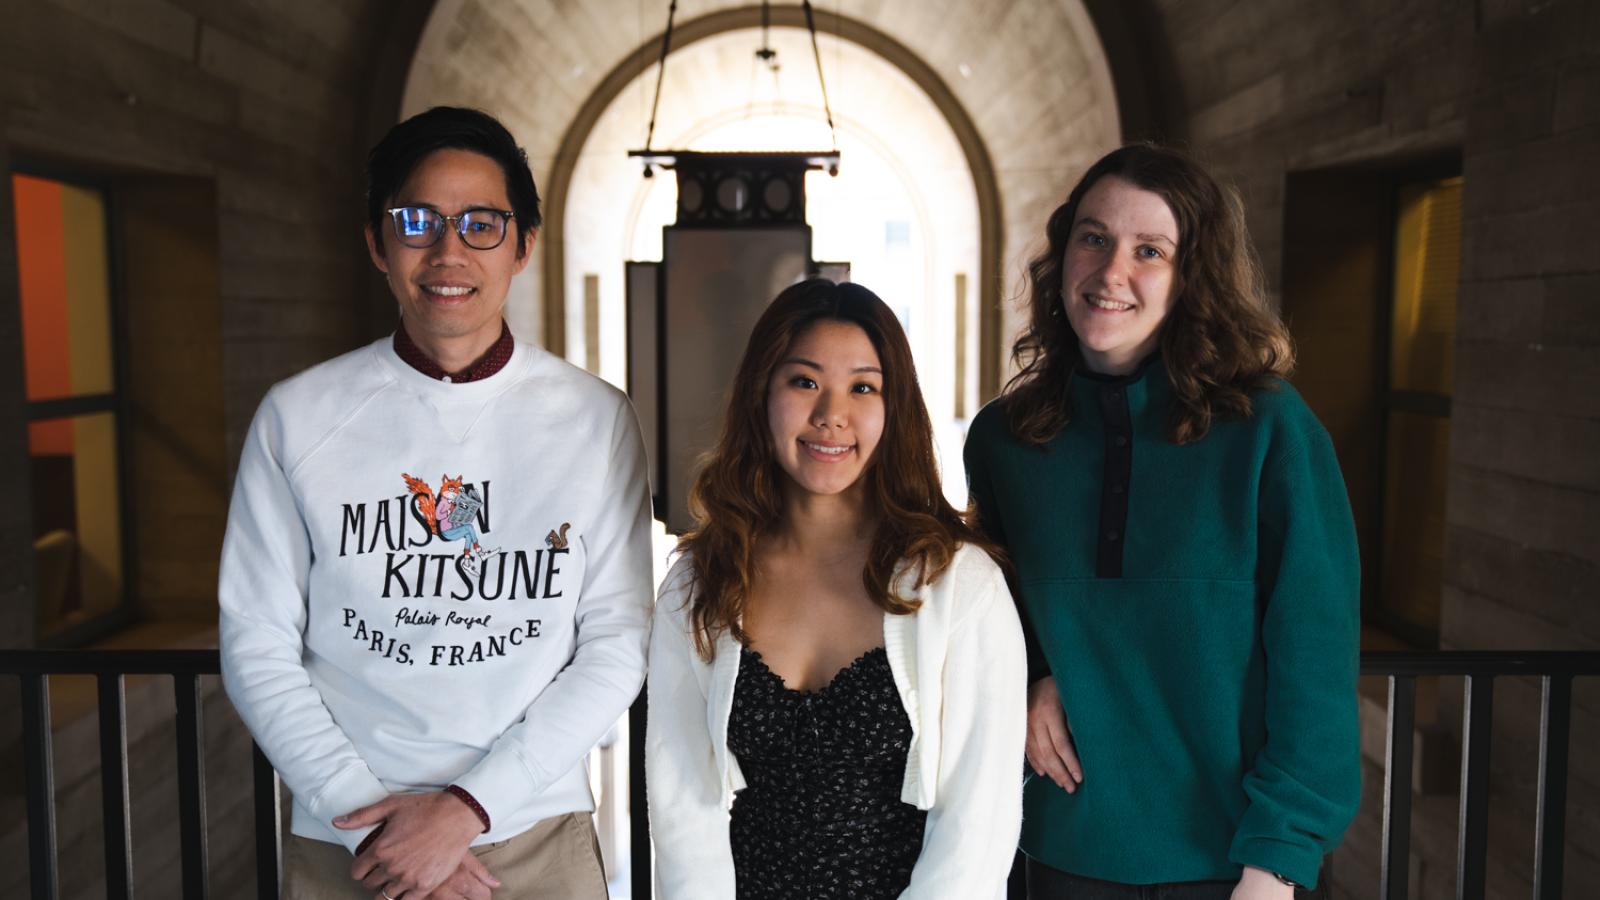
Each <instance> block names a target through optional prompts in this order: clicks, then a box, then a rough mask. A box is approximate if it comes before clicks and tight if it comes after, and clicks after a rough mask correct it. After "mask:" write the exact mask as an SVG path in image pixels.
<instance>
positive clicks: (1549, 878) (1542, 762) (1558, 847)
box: [1533, 675, 1572, 900]
mask: <svg viewBox="0 0 1600 900" xmlns="http://www.w3.org/2000/svg"><path fill="white" fill-rule="evenodd" d="M1541 680H1542V681H1543V688H1544V690H1543V695H1544V696H1543V700H1544V703H1543V709H1542V710H1541V711H1540V714H1539V821H1538V824H1537V825H1536V826H1535V830H1534V836H1533V896H1534V900H1561V880H1562V875H1563V872H1562V863H1563V858H1562V851H1563V849H1564V845H1565V843H1566V836H1567V753H1568V751H1569V749H1570V741H1571V732H1572V677H1571V676H1570V675H1546V676H1544V678H1543V679H1541Z"/></svg>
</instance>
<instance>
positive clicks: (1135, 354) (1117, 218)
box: [1061, 175, 1179, 375]
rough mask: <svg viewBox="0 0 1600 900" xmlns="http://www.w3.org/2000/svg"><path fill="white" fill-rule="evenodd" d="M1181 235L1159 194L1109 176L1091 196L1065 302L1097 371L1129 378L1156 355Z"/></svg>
mask: <svg viewBox="0 0 1600 900" xmlns="http://www.w3.org/2000/svg"><path fill="white" fill-rule="evenodd" d="M1178 237H1179V235H1178V221H1177V219H1176V218H1175V217H1174V216H1173V214H1172V209H1171V207H1169V206H1167V202H1166V201H1165V200H1163V199H1162V198H1161V196H1160V195H1159V194H1156V193H1154V192H1152V191H1147V190H1145V189H1144V188H1140V187H1136V186H1135V185H1134V184H1132V183H1131V182H1129V181H1126V180H1124V179H1122V178H1118V177H1117V176H1115V175H1108V176H1106V177H1104V178H1101V179H1100V180H1099V181H1098V182H1096V183H1095V185H1094V186H1093V187H1091V188H1090V189H1089V191H1088V193H1086V194H1084V195H1083V200H1082V201H1081V202H1080V203H1079V204H1078V210H1077V218H1076V219H1075V220H1074V221H1073V223H1072V232H1071V234H1069V235H1068V238H1067V250H1066V254H1065V257H1064V258H1063V259H1062V266H1061V302H1062V306H1063V308H1064V310H1065V312H1066V315H1067V321H1068V322H1069V323H1070V324H1071V325H1072V330H1073V332H1074V333H1075V334H1076V335H1077V336H1078V345H1079V347H1080V348H1081V349H1082V350H1083V358H1084V362H1085V363H1086V364H1087V365H1088V366H1089V368H1090V369H1092V370H1094V371H1096V372H1101V373H1104V374H1108V375H1126V374H1128V373H1130V372H1132V371H1133V370H1134V369H1135V368H1137V367H1138V365H1139V362H1140V361H1141V360H1143V359H1144V358H1145V357H1146V356H1149V355H1150V354H1151V353H1152V352H1154V351H1155V349H1156V346H1157V343H1158V341H1159V339H1160V329H1161V323H1162V321H1163V320H1164V319H1165V318H1166V316H1167V312H1168V310H1170V309H1171V307H1172V301H1173V295H1174V293H1175V289H1176V286H1177V274H1178V259H1177V253H1178Z"/></svg>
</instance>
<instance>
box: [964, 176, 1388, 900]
mask: <svg viewBox="0 0 1600 900" xmlns="http://www.w3.org/2000/svg"><path fill="white" fill-rule="evenodd" d="M1045 235H1046V238H1047V240H1048V247H1047V249H1045V250H1044V251H1043V252H1042V253H1041V254H1040V255H1039V256H1038V257H1037V258H1035V259H1034V260H1033V261H1032V263H1031V265H1030V267H1029V276H1030V281H1031V297H1030V304H1029V319H1028V324H1027V328H1026V330H1025V331H1024V332H1023V333H1022V335H1021V336H1020V338H1019V339H1018V340H1017V342H1016V345H1015V347H1014V348H1013V356H1014V358H1015V360H1016V361H1017V363H1018V365H1019V366H1020V371H1019V373H1018V374H1017V376H1016V377H1015V378H1013V379H1012V380H1011V382H1010V383H1009V384H1008V385H1007V386H1006V389H1005V391H1004V392H1003V393H1002V395H1001V397H1000V398H999V399H998V400H997V401H995V402H993V403H991V404H989V405H988V406H987V407H985V408H984V409H983V410H982V411H981V412H980V413H979V414H978V416H977V418H976V419H975V420H974V422H973V425H972V429H971V431H970V433H969V435H968V437H967V445H966V464H967V473H968V480H969V484H970V486H971V489H972V493H973V496H974V499H975V501H976V503H977V505H978V510H979V519H980V522H981V524H982V527H983V528H984V530H985V531H986V532H987V533H988V534H989V535H990V536H991V537H992V538H993V539H995V540H996V541H997V542H999V543H1000V544H1001V545H1002V546H1003V547H1004V549H1005V550H1006V552H1007V553H1008V554H1009V556H1010V559H1011V562H1012V564H1013V566H1014V569H1015V575H1016V581H1015V588H1016V592H1017V599H1018V603H1019V606H1020V607H1021V610H1022V613H1023V616H1022V617H1023V620H1024V624H1025V626H1026V631H1027V634H1028V642H1029V669H1030V671H1029V685H1030V686H1029V703H1028V710H1029V712H1028V725H1029V728H1028V744H1027V756H1028V761H1029V764H1030V766H1031V773H1030V774H1029V777H1028V779H1027V784H1026V787H1025V790H1024V810H1025V815H1024V818H1023V822H1024V825H1023V833H1022V843H1021V846H1022V850H1023V852H1024V853H1025V854H1026V855H1027V857H1028V862H1027V871H1028V896H1029V897H1031V898H1052V900H1054V898H1073V900H1080V898H1124V897H1125V898H1139V897H1151V896H1156V894H1155V893H1152V891H1156V890H1159V891H1161V893H1159V896H1161V897H1165V898H1173V900H1178V898H1192V900H1201V898H1206V900H1209V898H1218V900H1228V898H1232V900H1276V898H1289V897H1292V896H1294V893H1295V886H1297V885H1299V886H1305V887H1306V888H1310V887H1312V886H1314V885H1315V884H1316V881H1317V876H1318V870H1319V867H1320V864H1321V861H1322V857H1323V855H1324V854H1326V853H1327V852H1328V851H1329V850H1331V849H1332V848H1333V846H1334V845H1335V844H1337V843H1338V841H1339V839H1340V837H1341V835H1342V834H1343V832H1344V829H1345V827H1346V826H1347V825H1348V824H1349V822H1350V820H1351V818H1352V817H1353V816H1354V814H1355V811H1356V806H1357V804H1358V802H1359V799H1360V792H1361V770H1360V757H1359V746H1358V733H1357V719H1356V692H1355V687H1356V672H1357V645H1358V629H1359V596H1360V591H1359V560H1358V558H1357V553H1356V541H1355V531H1354V525H1353V523H1352V520H1351V516H1350V507H1349V501H1348V499H1347V497H1346V495H1345V489H1344V481H1343V479H1342V477H1341V476H1340V473H1339V466H1338V461H1337V460H1336V459H1335V457H1334V452H1333V447H1332V444H1331V443H1330V441H1329V439H1328V435H1327V433H1326V432H1325V431H1324V430H1323V428H1322V426H1321V425H1320V424H1319V423H1318V421H1317V419H1316V417H1315V416H1314V415H1312V413H1311V411H1310V410H1309V409H1308V408H1307V407H1306V405H1305V403H1304V402H1303V401H1302V400H1301V399H1300V396H1299V394H1297V393H1296V392H1295V390H1294V389H1293V388H1292V387H1290V386H1289V385H1288V383H1287V382H1286V381H1284V379H1285V377H1286V376H1287V375H1288V373H1289V371H1290V369H1291V367H1292V364H1293V351H1292V349H1291V346H1290V343H1289V339H1288V334H1287V332H1286V330H1285V329H1284V327H1283V325H1282V323H1281V322H1280V321H1279V320H1278V318H1277V316H1276V315H1275V313H1274V312H1273V311H1272V310H1271V308H1270V307H1269V306H1268V305H1267V303H1266V301H1265V299H1264V297H1263V292H1262V288H1261V283H1260V277H1259V274H1258V268H1257V265H1256V262H1255V258H1254V254H1253V251H1252V249H1251V246H1250V242H1249V238H1248V235H1247V233H1246V230H1245V223H1244V214H1243V210H1242V207H1241V204H1240V202H1239V199H1238V196H1237V194H1236V193H1235V192H1234V191H1233V190H1232V189H1230V188H1226V187H1223V186H1222V185H1220V184H1218V182H1217V181H1216V180H1215V179H1214V178H1212V177H1211V175H1210V174H1208V173H1207V172H1206V171H1205V169H1203V168H1202V167H1201V166H1200V165H1199V164H1198V163H1196V162H1195V161H1194V160H1193V159H1192V158H1190V157H1189V156H1187V155H1185V154H1183V153H1181V152H1179V151H1175V150H1171V149H1166V148H1161V147H1156V146H1151V145H1134V146H1128V147H1123V148H1122V149H1120V150H1116V151H1114V152H1112V153H1111V154H1109V155H1107V156H1106V157H1104V158H1103V159H1101V160H1100V161H1098V162H1097V163H1095V164H1094V165H1093V166H1092V167H1091V168H1090V169H1089V171H1088V172H1087V173H1086V174H1085V175H1084V176H1083V179H1082V180H1081V181H1080V182H1079V183H1078V185H1077V187H1075V188H1074V189H1073V191H1072V193H1071V195H1070V196H1069V197H1068V198H1067V200H1066V202H1065V203H1063V204H1062V205H1061V206H1060V207H1059V208H1057V209H1056V210H1055V212H1054V213H1053V214H1051V216H1050V220H1049V223H1048V225H1047V226H1046V229H1045ZM1153 885H1160V886H1161V887H1160V888H1159V889H1158V888H1154V887H1152V886H1153Z"/></svg>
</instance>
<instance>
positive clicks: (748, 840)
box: [645, 279, 1026, 900]
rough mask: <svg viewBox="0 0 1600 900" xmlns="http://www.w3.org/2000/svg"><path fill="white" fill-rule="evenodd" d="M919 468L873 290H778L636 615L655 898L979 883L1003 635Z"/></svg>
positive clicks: (973, 552)
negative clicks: (663, 574) (644, 645)
mask: <svg viewBox="0 0 1600 900" xmlns="http://www.w3.org/2000/svg"><path fill="white" fill-rule="evenodd" d="M937 472H938V468H937V466H936V462H935V459H934V450H933V429H932V426H931V424H930V422H929V420H928V414H927V411H926V409H925V408H924V406H923V403H922V398H921V395H920V393H919V391H918V388H917V380H916V372H915V369H914V367H913V365H912V360H911V350H910V347H909V345H908V344H907V342H906V337H905V334H904V332H903V331H902V330H901V328H900V324H899V322H898V321H896V319H895V317H894V314H893V313H892V312H891V311H890V310H889V308H888V307H887V306H885V305H884V303H883V301H881V300H879V299H878V297H877V296H876V295H874V294H873V293H872V292H871V291H869V290H867V289H866V288H863V287H860V286H858V285H853V284H834V283H833V282H831V281H826V280H822V279H813V280H810V281H805V282H802V283H800V284H797V285H795V286H793V287H791V288H788V289H787V290H785V291H784V292H783V293H781V294H779V295H778V297H777V299H775V300H774V301H773V302H772V304H771V306H770V307H769V308H768V309H767V310H766V312H765V313H764V314H763V315H762V317H761V320H760V321H759V322H757V324H756V326H755V329H754V331H753V332H752V334H751V336H750V342H749V345H748V346H747V347H746V349H745V353H744V358H743V360H742V362H741V363H740V365H739V370H738V374H737V375H736V377H735V380H734V383H733V386H732V388H731V390H730V395H729V400H728V407H727V412H726V415H725V416H724V417H723V421H722V427H721V432H720V434H719V436H718V438H717V442H716V445H715V448H714V449H713V450H712V451H711V453H710V455H709V457H708V459H707V461H706V462H705V465H704V468H703V469H702V471H701V472H700V473H699V476H698V478H697V480H696V482H695V485H694V489H693V493H692V495H691V502H690V505H691V509H692V511H693V512H694V514H695V517H696V522H697V525H696V527H695V529H694V530H693V531H691V532H690V533H688V534H687V535H685V536H684V537H683V539H682V541H681V542H680V543H679V549H680V550H681V551H682V556H681V558H680V559H679V560H678V561H677V563H676V564H675V565H674V566H673V568H672V570H671V572H670V573H669V574H668V576H667V579H666V581H665V582H664V583H663V586H662V588H661V592H660V596H659V598H658V600H657V604H656V619H655V626H654V630H653V633H652V636H651V641H650V669H649V679H648V686H649V687H648V691H649V697H648V699H649V709H650V714H649V727H648V730H647V733H646V738H645V761H646V770H647V779H646V783H647V785H648V792H649V801H650V827H651V833H652V837H653V839H654V843H655V850H656V866H655V873H656V883H657V890H658V892H659V894H658V895H659V896H661V897H663V898H668V900H674V898H691V897H692V898H706V897H712V898H734V897H738V898H741V900H745V898H766V897H773V898H777V897H807V898H811V900H820V898H831V897H855V898H892V897H901V898H933V897H961V898H970V897H976V898H982V897H994V896H996V895H997V894H998V892H999V890H1000V888H1001V885H1002V883H1003V882H1004V880H1005V876H1006V872H1007V870H1008V869H1009V867H1010V864H1011V859H1012V854H1013V853H1014V852H1015V846H1016V836H1017V833H1018V828H1019V820H1020V816H1021V785H1020V783H1019V782H1018V779H1017V769H1016V766H1017V765H1018V763H1019V762H1020V761H1021V759H1022V752H1023V738H1024V730H1025V709H1024V692H1025V688H1026V682H1025V675H1026V671H1025V663H1024V648H1023V640H1022V631H1021V627H1020V624H1019V623H1018V620H1017V616H1016V612H1015V609H1014V607H1013V605H1012V601H1011V597H1010V593H1009V591H1008V590H1007V588H1006V583H1005V578H1004V576H1003V575H1002V573H1001V570H1000V567H999V566H998V565H997V564H996V563H995V561H994V559H992V558H991V556H990V554H989V552H987V548H988V547H989V546H990V545H989V543H988V542H987V541H986V540H985V539H984V538H983V537H982V536H981V535H980V534H979V533H977V532H976V531H974V530H973V529H972V528H971V527H970V526H969V525H968V524H967V523H966V522H965V521H964V520H963V519H962V517H961V516H960V514H959V513H957V512H956V510H954V509H953V508H951V507H950V505H949V504H948V503H947V502H946V501H945V499H944V495H943V493H942V491H941V489H940V486H939V478H938V474H937Z"/></svg>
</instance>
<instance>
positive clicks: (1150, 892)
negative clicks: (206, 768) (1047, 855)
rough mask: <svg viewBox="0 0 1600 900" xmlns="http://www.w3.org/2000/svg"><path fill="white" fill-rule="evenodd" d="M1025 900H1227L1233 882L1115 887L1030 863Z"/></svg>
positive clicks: (1308, 894) (1309, 896)
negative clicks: (1026, 899)
mask: <svg viewBox="0 0 1600 900" xmlns="http://www.w3.org/2000/svg"><path fill="white" fill-rule="evenodd" d="M1027 867H1028V900H1228V898H1229V897H1230V896H1232V894H1233V888H1234V886H1235V885H1236V884H1237V883H1238V882H1234V881H1185V882H1182V883H1178V884H1115V883H1113V882H1110V881H1099V880H1096V879H1094V878H1080V877H1079V876H1077V875H1070V874H1068V873H1066V872H1063V871H1061V870H1060V869H1053V868H1051V867H1050V866H1047V865H1045V864H1044V863H1041V862H1038V861H1036V860H1032V859H1029V860H1028V862H1027ZM1326 890H1327V889H1326V887H1325V886H1319V887H1318V888H1317V889H1316V890H1314V891H1295V893H1294V895H1295V897H1297V898H1306V900H1313V898H1324V897H1326V896H1327V894H1326Z"/></svg>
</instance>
